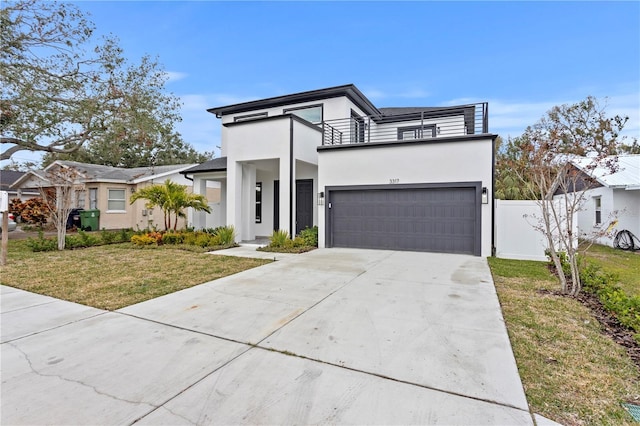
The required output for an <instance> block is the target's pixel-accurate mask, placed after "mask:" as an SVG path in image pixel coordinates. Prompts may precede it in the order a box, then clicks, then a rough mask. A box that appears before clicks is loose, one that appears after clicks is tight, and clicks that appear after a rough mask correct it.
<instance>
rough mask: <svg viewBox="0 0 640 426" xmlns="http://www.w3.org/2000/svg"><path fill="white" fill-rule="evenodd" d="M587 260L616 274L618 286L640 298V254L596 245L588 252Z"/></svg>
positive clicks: (630, 294)
mask: <svg viewBox="0 0 640 426" xmlns="http://www.w3.org/2000/svg"><path fill="white" fill-rule="evenodd" d="M586 258H587V259H589V260H591V261H592V262H594V263H596V264H597V265H600V266H601V267H602V268H603V269H604V270H606V271H607V272H611V273H614V274H616V275H617V276H618V278H619V279H620V281H619V282H618V285H619V286H620V288H622V289H623V290H624V291H625V293H627V295H629V296H640V252H638V251H636V252H632V251H626V250H620V249H614V248H612V247H607V246H601V245H598V244H594V245H592V246H591V247H589V249H588V250H587V254H586Z"/></svg>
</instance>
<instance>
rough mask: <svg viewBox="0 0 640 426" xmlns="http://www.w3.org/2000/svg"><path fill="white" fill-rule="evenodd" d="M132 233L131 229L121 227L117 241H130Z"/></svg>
mask: <svg viewBox="0 0 640 426" xmlns="http://www.w3.org/2000/svg"><path fill="white" fill-rule="evenodd" d="M133 235H134V232H133V229H121V230H120V234H119V237H120V238H119V241H120V242H123V243H126V242H128V241H131V237H133Z"/></svg>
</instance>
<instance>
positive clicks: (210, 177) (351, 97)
mask: <svg viewBox="0 0 640 426" xmlns="http://www.w3.org/2000/svg"><path fill="white" fill-rule="evenodd" d="M487 108H488V107H487V104H486V103H478V104H469V105H459V106H451V107H437V108H427V107H425V108H417V107H407V108H398V107H396V108H377V107H376V106H374V105H373V103H371V101H369V99H367V98H366V96H365V95H364V94H363V93H362V92H360V90H358V88H356V87H355V86H354V85H352V84H349V85H344V86H337V87H330V88H326V89H319V90H312V91H308V92H302V93H295V94H291V95H285V96H277V97H273V98H268V99H261V100H256V101H251V102H244V103H239V104H234V105H228V106H222V107H217V108H211V109H209V110H208V111H209V112H211V113H212V114H215V116H216V117H217V118H219V119H220V120H221V124H222V133H221V139H222V140H221V157H220V158H216V159H214V160H211V161H207V162H205V163H203V164H200V165H197V166H195V167H192V168H190V169H187V170H185V171H183V172H182V173H183V174H184V175H185V176H187V177H188V178H190V179H193V182H194V192H201V193H203V191H205V190H206V185H207V182H210V181H215V182H218V183H219V184H220V191H221V192H220V194H221V197H220V205H219V206H218V209H217V212H216V213H214V214H213V215H207V214H206V213H202V212H201V213H196V214H194V217H193V225H194V226H195V227H196V228H203V227H210V226H218V225H223V224H226V225H233V226H234V227H235V228H236V234H237V239H238V241H242V240H245V241H246V240H253V239H255V238H257V237H261V236H268V235H270V234H271V232H272V231H273V230H275V229H282V230H286V231H288V232H289V233H290V234H297V233H298V232H300V230H302V229H304V228H306V227H311V226H314V225H317V226H318V228H319V246H320V247H355V248H371V249H396V250H415V251H432V252H446V253H467V254H473V255H477V256H490V255H491V251H492V235H493V233H492V226H493V212H492V208H493V207H492V206H493V196H492V194H493V164H494V161H493V157H494V141H495V138H496V135H494V134H491V133H489V131H488V109H487ZM214 209H215V207H214Z"/></svg>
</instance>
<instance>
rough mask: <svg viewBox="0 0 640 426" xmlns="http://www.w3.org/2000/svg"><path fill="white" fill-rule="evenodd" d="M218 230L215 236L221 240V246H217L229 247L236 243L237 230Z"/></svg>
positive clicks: (230, 228)
mask: <svg viewBox="0 0 640 426" xmlns="http://www.w3.org/2000/svg"><path fill="white" fill-rule="evenodd" d="M216 229H217V232H216V233H215V236H217V237H218V238H219V244H216V245H223V246H228V245H232V244H234V243H235V242H236V230H235V229H234V228H233V226H222V227H220V228H216Z"/></svg>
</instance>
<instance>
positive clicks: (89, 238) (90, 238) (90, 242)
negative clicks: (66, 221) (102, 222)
mask: <svg viewBox="0 0 640 426" xmlns="http://www.w3.org/2000/svg"><path fill="white" fill-rule="evenodd" d="M78 237H80V244H81V247H92V246H97V245H99V244H100V240H99V239H98V238H97V237H96V236H94V235H92V234H87V233H86V232H84V231H81V230H79V231H78Z"/></svg>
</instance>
